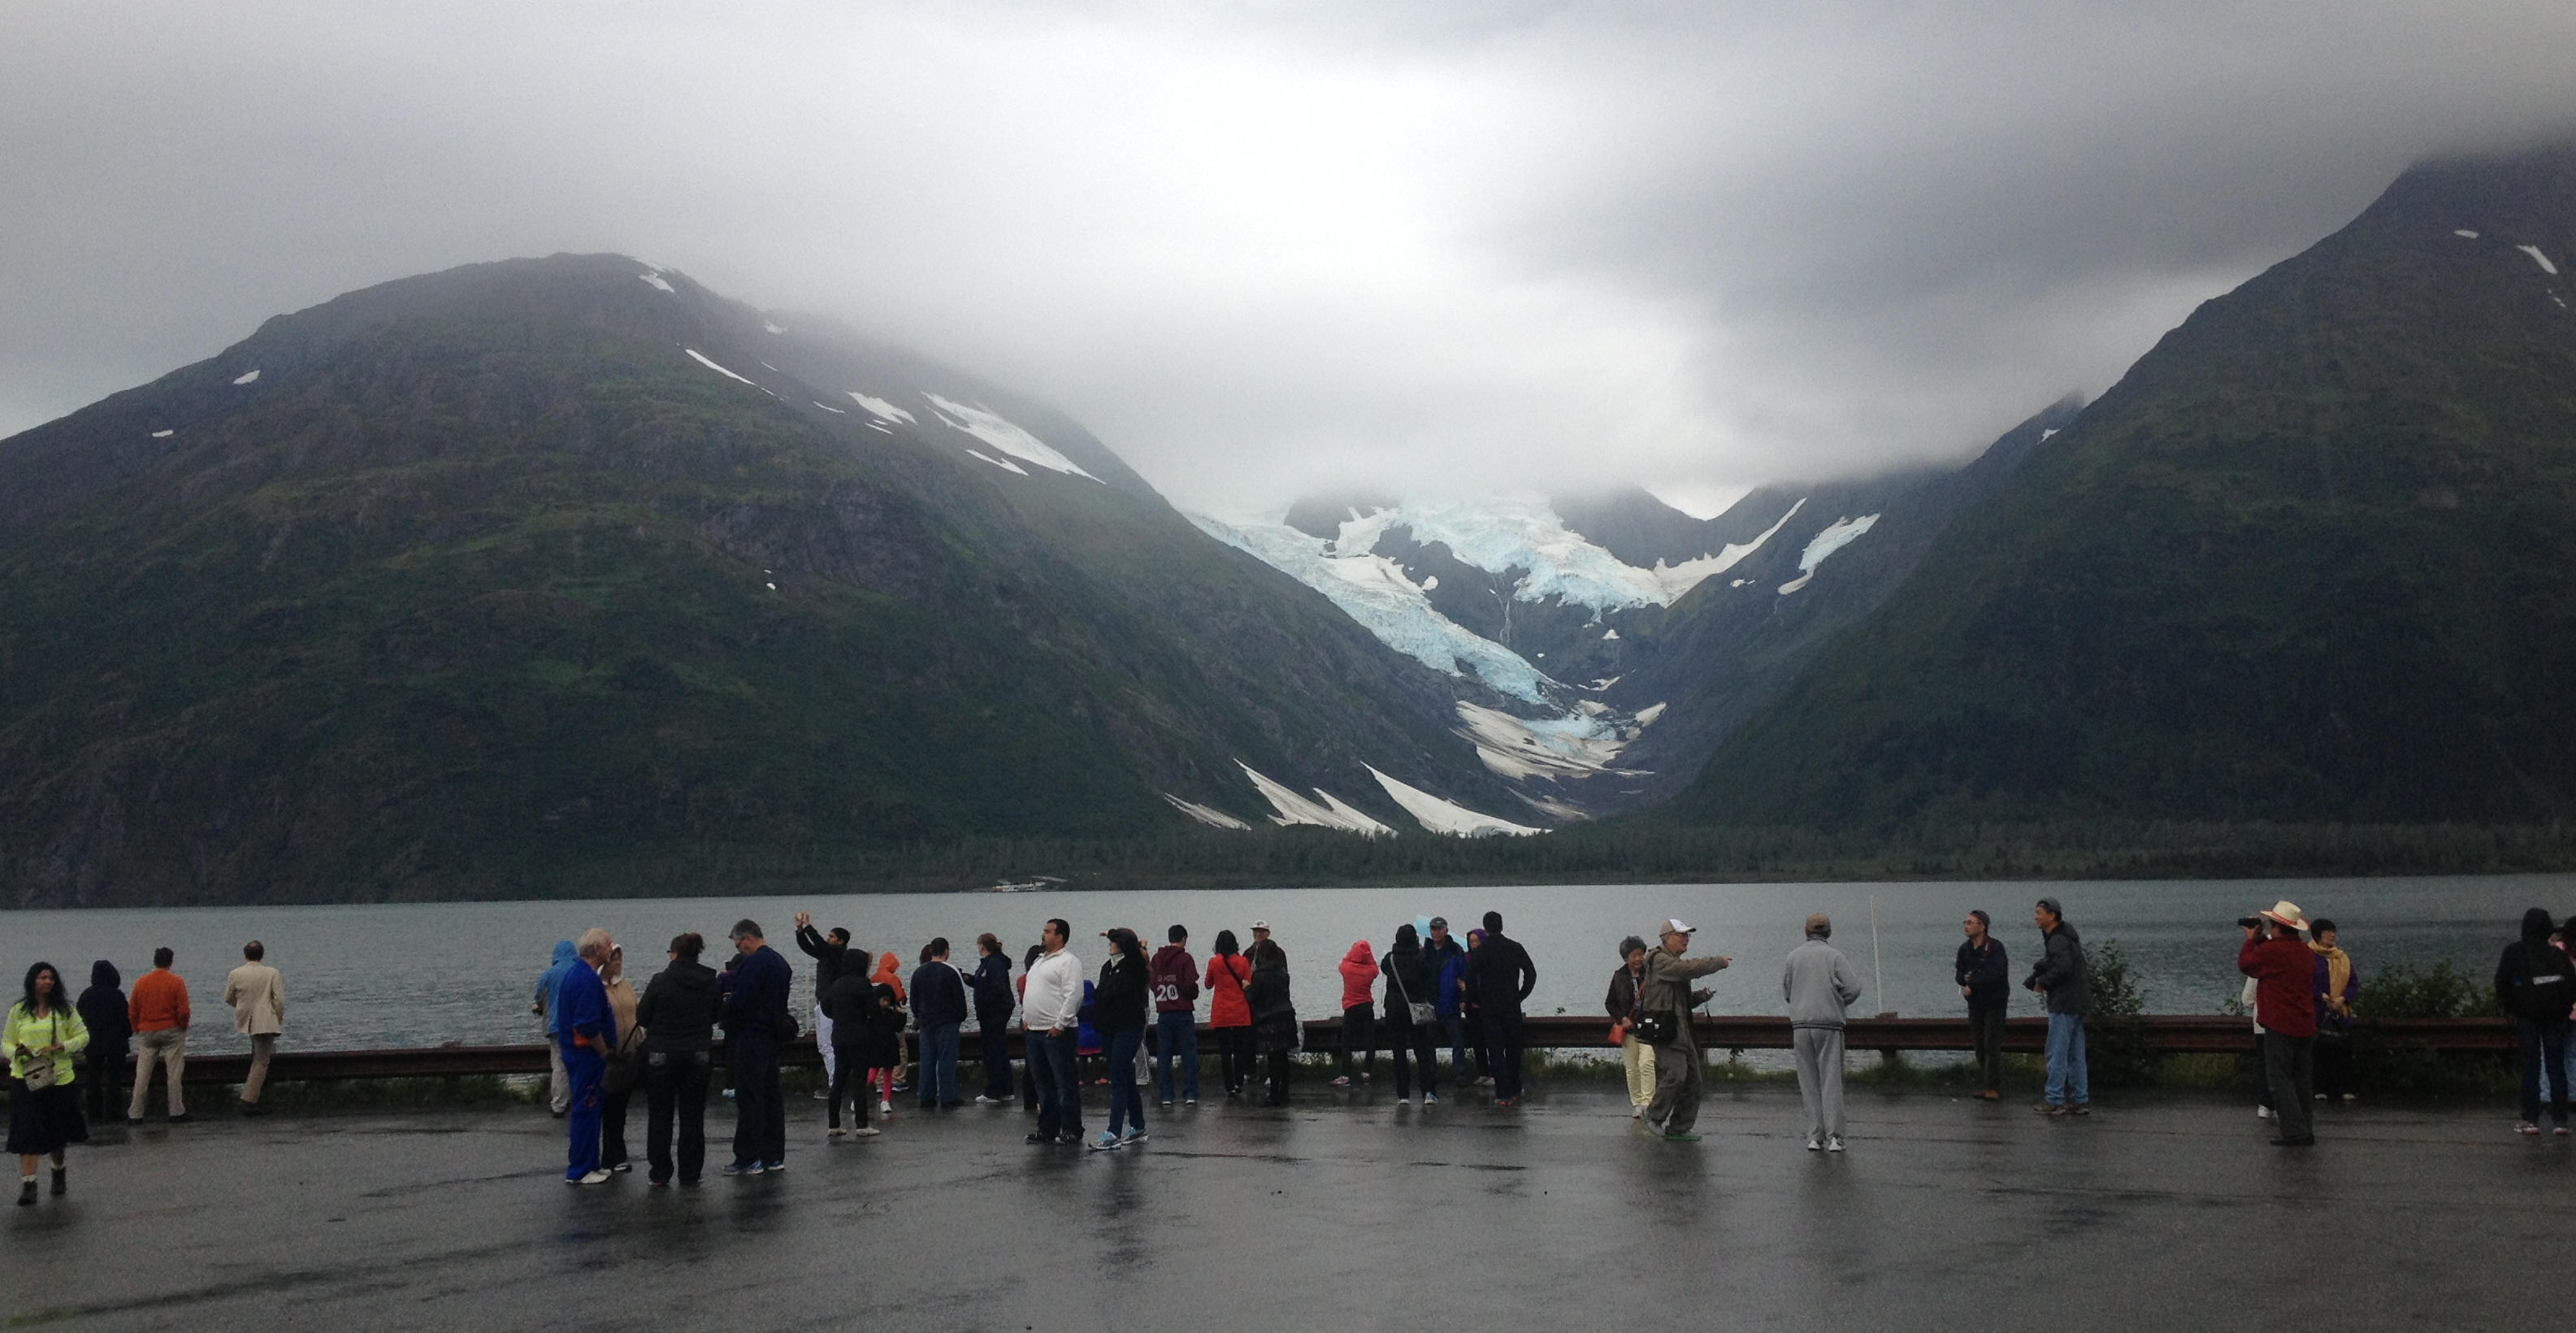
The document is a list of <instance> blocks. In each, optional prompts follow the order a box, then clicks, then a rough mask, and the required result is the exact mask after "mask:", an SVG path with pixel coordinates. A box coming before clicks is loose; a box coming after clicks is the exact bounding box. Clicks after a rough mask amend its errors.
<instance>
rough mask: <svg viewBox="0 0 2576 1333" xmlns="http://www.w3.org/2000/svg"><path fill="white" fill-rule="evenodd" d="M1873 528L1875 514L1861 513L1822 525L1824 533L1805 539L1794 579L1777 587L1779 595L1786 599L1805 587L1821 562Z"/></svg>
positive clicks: (1876, 522) (1875, 524)
mask: <svg viewBox="0 0 2576 1333" xmlns="http://www.w3.org/2000/svg"><path fill="white" fill-rule="evenodd" d="M1877 526H1878V515H1876V514H1863V515H1861V516H1860V517H1859V518H1850V517H1844V518H1838V519H1835V520H1834V521H1833V522H1831V523H1829V524H1827V525H1825V530H1824V531H1822V532H1819V533H1817V534H1816V535H1815V536H1814V537H1811V538H1809V539H1808V541H1807V549H1806V550H1804V551H1801V552H1799V553H1798V577H1796V578H1794V579H1791V580H1789V581H1788V582H1786V583H1783V584H1781V585H1780V595H1781V596H1783V597H1786V596H1788V595H1789V594H1791V593H1793V592H1796V591H1797V590H1799V589H1800V588H1803V587H1806V586H1807V580H1809V579H1812V578H1814V577H1815V576H1816V567H1817V566H1819V565H1822V564H1823V563H1825V558H1826V557H1828V556H1830V555H1832V554H1833V553H1834V552H1836V551H1839V550H1841V549H1843V548H1844V547H1846V546H1849V545H1851V544H1852V543H1853V542H1854V541H1857V540H1859V538H1860V535H1861V534H1862V533H1864V532H1867V531H1869V530H1870V529H1871V528H1874V527H1877Z"/></svg>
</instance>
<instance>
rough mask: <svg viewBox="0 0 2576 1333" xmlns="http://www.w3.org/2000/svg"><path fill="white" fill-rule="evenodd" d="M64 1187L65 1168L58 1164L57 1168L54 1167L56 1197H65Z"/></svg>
mask: <svg viewBox="0 0 2576 1333" xmlns="http://www.w3.org/2000/svg"><path fill="white" fill-rule="evenodd" d="M64 1188H65V1186H64V1182H63V1169H62V1168H61V1167H59V1166H58V1167H55V1168H54V1197H55V1198H57V1199H59V1198H61V1197H63V1190H64Z"/></svg>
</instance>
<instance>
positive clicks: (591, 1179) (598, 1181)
mask: <svg viewBox="0 0 2576 1333" xmlns="http://www.w3.org/2000/svg"><path fill="white" fill-rule="evenodd" d="M610 1179H612V1177H610V1175H609V1174H608V1173H607V1172H605V1171H593V1172H591V1173H590V1174H589V1175H586V1176H583V1177H582V1178H581V1179H579V1180H567V1181H565V1182H564V1183H565V1184H567V1185H605V1184H607V1183H608V1182H609V1180H610Z"/></svg>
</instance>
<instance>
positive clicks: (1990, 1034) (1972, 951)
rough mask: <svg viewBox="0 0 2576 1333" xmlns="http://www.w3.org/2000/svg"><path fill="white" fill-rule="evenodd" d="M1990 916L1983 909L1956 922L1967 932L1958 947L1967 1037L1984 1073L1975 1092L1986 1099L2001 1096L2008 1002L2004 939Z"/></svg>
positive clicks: (2009, 975)
mask: <svg viewBox="0 0 2576 1333" xmlns="http://www.w3.org/2000/svg"><path fill="white" fill-rule="evenodd" d="M1993 926H1994V918H1992V917H1990V916H1987V915H1986V914H1985V912H1984V910H1983V909H1979V910H1976V911H1972V912H1970V913H1968V919H1967V920H1965V921H1962V922H1960V923H1959V927H1960V929H1961V930H1963V931H1965V932H1966V933H1967V936H1968V939H1967V942H1966V943H1964V944H1961V945H1960V946H1959V968H1958V975H1959V994H1960V995H1962V996H1964V997H1966V999H1967V1001H1968V1040H1969V1042H1970V1044H1972V1045H1974V1046H1975V1047H1976V1051H1977V1068H1978V1070H1979V1071H1980V1072H1982V1073H1983V1074H1984V1075H1985V1078H1986V1090H1985V1091H1983V1092H1980V1093H1978V1094H1977V1096H1979V1097H1980V1098H1983V1099H1984V1100H1986V1101H1990V1102H1991V1101H1997V1100H2000V1099H2001V1098H2002V1097H2003V1095H2004V1094H2003V1081H2004V1015H2005V1013H2006V1012H2008V1011H2009V1009H2010V1007H2011V1004H2012V985H2011V982H2010V977H2011V975H2012V974H2011V973H2010V972H2009V971H2007V970H2006V968H2007V967H2009V966H2010V964H2008V963H2007V962H2006V961H2005V960H2004V942H2003V941H2002V940H1999V939H1996V938H1995V937H1994V934H1993Z"/></svg>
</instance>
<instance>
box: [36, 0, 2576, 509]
mask: <svg viewBox="0 0 2576 1333" xmlns="http://www.w3.org/2000/svg"><path fill="white" fill-rule="evenodd" d="M2570 49H2576V8H2571V7H2569V6H2567V5H2565V4H2563V3H2499V4H2491V5H2485V6H2477V7H2466V6H2427V5H2419V4H2372V3H2355V4H2335V5H2322V4H2301V5H2275V6H2252V7H2248V6H2241V5H2232V4H2231V5H2219V4H2173V5H2162V6H2135V5H2111V4H2085V3H2059V4H2046V3H2030V4H2015V5H1989V6H1982V7H1979V8H1977V9H1975V10H1973V11H1968V10H1961V9H1958V8H1956V7H1934V8H1932V9H1925V8H1923V7H1919V6H1899V5H1811V6H1799V7H1794V8H1783V7H1776V6H1710V5H1700V4H1678V3H1676V4H1652V3H1631V4H1616V3H1594V4H1539V3H1519V4H1508V3H1506V4H1474V5H1470V4H1457V5H1438V4H1411V5H1400V4H1399V5H1389V4H1360V3H1351V4H1313V5H1285V4H1261V5H1246V6H1236V7H1231V8H1228V9H1224V10H1222V11H1218V10H1216V9H1215V8H1214V7H1208V6H1196V5H1182V4H1152V3H1129V4H1115V3H1111V4H1098V5H1090V6H1084V7H1080V8H1078V9H1077V8H1074V7H1067V6H1046V5H1035V4H1030V5H1018V4H1002V3H961V4H955V5H944V6H939V7H936V8H935V10H931V9H926V8H925V7H920V6H896V5H877V4H752V5H742V6H723V7H705V6H681V5H675V4H646V5H628V6H607V5H581V6H547V7H531V6H518V5H509V6H504V5H500V4H493V3H484V2H481V0H467V2H465V3H457V4H449V5H442V6H436V7H414V8H411V9H408V10H397V9H388V8H382V7H345V6H325V5H320V4H287V3H275V4H260V3H248V4H240V5H228V6H223V7H220V8H209V7H203V6H193V5H183V4H176V3H164V4H135V5H120V6H113V7H99V6H63V5H56V6H34V7H22V9H21V10H20V11H19V12H17V13H15V14H13V15H12V17H11V20H10V34H9V38H8V40H7V41H6V42H5V43H0V118H5V122H0V124H4V125H5V129H6V131H7V132H6V133H5V134H0V180H5V181H6V182H7V183H8V188H7V189H5V190H0V434H5V433H7V432H10V431H14V430H17V429H20V428H23V427H25V426H28V425H32V424H34V423H36V422H38V421H41V420H44V419H47V418H49V417H52V416H54V415H57V414H60V413H62V412H65V411H68V410H70V409H72V408H74V407H77V406H79V405H81V404H82V403H85V402H88V401H90V400H92V399H94V398H96V397H98V396H100V395H101V394H103V393H106V392H108V391H111V390H113V389H116V388H119V387H122V386H125V385H128V384H132V383H136V382H139V381H142V380H144V379H147V378H149V377H151V376H153V375H156V374H158V373H160V372H162V371H164V370H167V369H168V368H170V367H171V366H174V365H177V364H179V363H182V362H185V361H188V360H192V359H195V358H197V357H200V356H203V355H206V354H208V353H210V352H212V351H213V350H215V349H216V348H218V347H219V346H221V345H223V344H224V343H226V342H228V341H230V340H232V339H234V338H238V337H240V336H241V335H243V334H244V333H246V332H247V331H248V330H249V329H250V328H251V327H252V326H253V325H255V324H256V322H257V321H258V320H259V319H261V318H263V317H265V316H266V315H268V314H271V313H274V312H275V311H277V310H280V309H284V308H291V307H294V306H300V305H304V304H309V303H311V302H314V301H319V300H322V299H324V298H326V297H329V296H331V295H333V294H335V293H338V292H340V291H344V290H347V289H350V288H354V287H358V286H362V285H365V284H367V283H371V282H375V281H379V280H382V279H385V278H390V277H394V276H397V275H401V274H405V273H410V272H416V271H420V270H425V269H431V268H437V267H441V266H444V265H449V264H455V263H461V262H467V261H471V260H478V259H486V258H493V257H498V256H502V255H509V254H539V253H546V252H551V251H556V250H597V249H617V250H625V251H630V252H633V253H636V254H639V255H643V256H646V257H648V258H651V259H653V260H654V261H656V262H659V263H663V264H668V265H671V266H674V267H677V268H680V269H683V270H686V271H688V272H690V273H692V274H694V275H696V276H698V277H700V278H701V279H703V280H705V281H708V282H710V283H713V284H715V285H717V286H719V287H722V288H725V289H727V290H731V291H736V292H740V293H743V294H745V295H747V296H751V297H753V298H755V299H761V300H765V301H769V302H772V303H775V304H778V305H781V306H794V307H798V308H803V309H808V310H810V311H812V312H814V313H817V314H820V315H828V316H831V317H835V318H838V319H841V320H843V321H845V322H848V323H850V324H852V325H855V326H857V327H859V328H861V329H864V330H867V331H870V332H873V333H877V334H880V335H883V336H886V337H889V338H893V339H896V340H899V341H902V342H905V343H908V344H911V345H914V346H916V347H918V348H920V349H921V350H923V351H926V352H929V353H931V354H933V355H937V356H940V357H944V358H946V359H949V360H953V361H956V362H959V363H961V364H964V365H967V366H970V367H972V368H974V369H976V370H978V371H981V372H983V373H986V374H989V375H991V376H993V377H994V378H996V379H999V380H1002V381H1005V382H1008V383H1012V384H1014V385H1017V386H1021V387H1024V388H1027V389H1029V390H1031V391H1034V392H1037V393H1041V394H1044V395H1047V396H1049V397H1051V398H1053V399H1054V400H1055V401H1057V402H1058V403H1059V404H1060V405H1062V406H1063V407H1065V408H1066V409H1067V410H1069V411H1071V412H1072V413H1073V414H1074V415H1076V416H1078V417H1080V418H1082V419H1083V420H1085V421H1086V422H1087V423H1088V424H1090V425H1091V426H1093V427H1094V428H1095V429H1096V430H1098V431H1099V433H1100V434H1101V435H1102V437H1103V438H1105V439H1107V440H1108V441H1109V442H1110V443H1112V444H1113V445H1114V446H1115V447H1117V448H1118V449H1119V450H1120V451H1121V452H1122V453H1123V454H1124V455H1125V456H1126V457H1127V458H1128V459H1129V460H1131V461H1132V462H1134V463H1135V464H1136V465H1137V467H1138V468H1139V469H1140V470H1141V471H1143V472H1144V473H1145V475H1147V476H1148V477H1149V478H1151V479H1152V480H1153V481H1155V482H1156V483H1157V484H1158V485H1160V486H1162V487H1163V488H1164V489H1166V490H1167V491H1169V492H1171V493H1172V494H1174V495H1175V496H1176V497H1178V498H1180V499H1182V500H1183V501H1185V502H1187V503H1191V504H1194V505H1200V506H1205V507H1211V508H1218V509H1234V510H1240V509H1243V508H1250V507H1256V506H1259V505H1262V504H1265V503H1268V502H1272V501H1276V500H1282V499H1284V498H1285V497H1286V496H1288V495H1289V494H1291V493H1294V492H1296V491H1298V490H1301V489H1306V488H1310V487H1316V486H1326V485H1340V484H1348V483H1354V482H1366V483H1374V484H1381V485H1387V486H1423V485H1430V484H1439V485H1448V486H1452V487H1460V488H1483V487H1492V486H1513V485H1540V486H1557V487H1560V488H1561V487H1565V486H1568V485H1572V484H1579V483H1580V482H1582V481H1584V480H1597V481H1602V482H1608V481H1615V480H1626V479H1636V480H1643V481H1647V482H1650V483H1656V484H1659V485H1661V486H1662V487H1664V488H1666V490H1667V493H1670V494H1675V495H1680V496H1687V495H1693V494H1699V495H1706V494H1714V493H1719V492H1723V491H1725V490H1726V489H1728V488H1730V487H1740V486H1742V485H1745V484H1748V483H1751V482H1755V481H1759V480H1765V479H1770V478H1775V477H1781V476H1789V475H1818V474H1831V473H1837V472H1852V471H1857V470H1865V469H1868V468H1871V467H1874V466H1878V465H1882V464H1884V463H1887V462H1890V461H1895V460H1900V459H1907V458H1916V457H1930V456H1939V457H1945V458H1951V457H1957V456H1959V455H1960V454H1962V453H1964V452H1965V451H1966V450H1967V449H1969V448H1970V447H1972V446H1974V445H1975V444H1977V443H1980V442H1982V441H1984V440H1986V439H1989V438H1991V437H1992V436H1993V434H1994V433H1995V431H1996V430H1998V429H2000V428H2002V427H2003V426H2005V425H2008V424H2010V423H2011V422H2012V421H2014V420H2017V419H2018V418H2020V417H2021V416H2022V415H2024V414H2026V413H2027V412H2029V411H2031V410H2033V409H2034V408H2036V407H2037V406H2039V405H2041V404H2043V403H2045V402H2047V401H2049V400H2050V399H2052V398H2054V397H2055V396H2056V395H2058V394H2059V393H2061V392H2063V391H2065V390H2067V389H2070V388H2078V389H2082V390H2085V391H2088V392H2098V391H2099V390H2101V389H2102V388H2104V387H2106V386H2107V385H2108V383H2109V382H2110V381H2111V380H2112V379H2113V378H2115V377H2116V376H2117V375H2118V373H2119V372H2120V370H2121V369H2122V368H2123V367H2124V366H2125V365H2126V364H2127V363H2128V362H2129V361H2130V360H2132V359H2133V358H2135V357H2136V356H2137V355H2138V354H2140V353H2141V352H2143V351H2144V350H2145V349H2146V348H2147V347H2148V346H2149V345H2150V344H2152V342H2153V341H2154V339H2155V338H2156V336H2157V335H2158V334H2160V333H2161V332H2162V331H2163V330H2164V329H2166V328H2168V327H2170V326H2171V325H2172V324H2174V323H2175V322H2177V321H2178V320H2179V319H2180V318H2181V317H2182V316H2183V315H2184V314H2186V313H2187V312H2188V311H2189V310H2190V308H2191V307H2192V305H2194V304H2195V303H2196V302H2198V301H2200V300H2202V299H2205V298H2207V297H2209V296H2212V295H2215V294H2217V293H2218V292H2220V291H2223V290H2225V289H2227V288H2228V287H2230V286H2232V285H2233V284H2235V283H2236V282H2238V281H2241V280H2242V279H2244V278H2245V277H2247V276H2249V275H2251V274H2252V273H2254V272H2256V271H2258V270H2260V269H2261V268H2262V267H2264V266H2265V265H2267V264H2269V263H2272V262H2274V261H2276V260H2278V259H2280V258H2282V257H2284V256H2286V255H2288V254H2290V253H2292V252H2294V251H2296V250H2297V249H2299V248H2301V247H2302V246H2304V245H2305V244H2306V243H2308V242H2309V241H2311V240H2313V239H2315V238H2316V237H2318V236H2320V235H2322V234H2324V233H2326V232H2328V231H2330V230H2332V229H2333V228H2334V227H2336V226H2338V225H2340V224H2341V223H2342V222H2344V221H2345V220H2346V219H2347V218H2349V217H2350V216H2351V215H2352V214H2353V213H2354V212H2356V211H2357V210H2358V209H2359V208H2360V207H2361V206H2362V205H2363V204H2364V203H2365V202H2367V201H2368V200H2369V199H2370V198H2371V197H2372V196H2373V195H2374V194H2375V193H2376V192H2377V191H2378V190H2379V189H2380V188H2381V187H2382V186H2383V185H2384V184H2385V183H2386V182H2387V180H2388V179H2389V178H2390V177H2391V176H2393V175H2394V174H2395V173H2396V172H2397V171H2398V170H2399V169H2400V168H2402V167H2403V166H2404V165H2405V164H2406V163H2407V162H2408V161H2410V160H2412V159H2414V158H2416V157H2419V156H2421V155H2424V154H2426V153H2431V152H2441V151H2454V150H2463V149H2479V148H2503V147H2511V146H2516V145H2518V144H2521V143H2524V142H2528V141H2530V140H2532V139H2535V138H2540V137H2546V136H2549V135H2554V134H2565V133H2569V132H2576V80H2569V79H2568V78H2567V77H2566V75H2565V70H2564V53H2565V52H2566V51H2568V50H2570Z"/></svg>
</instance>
